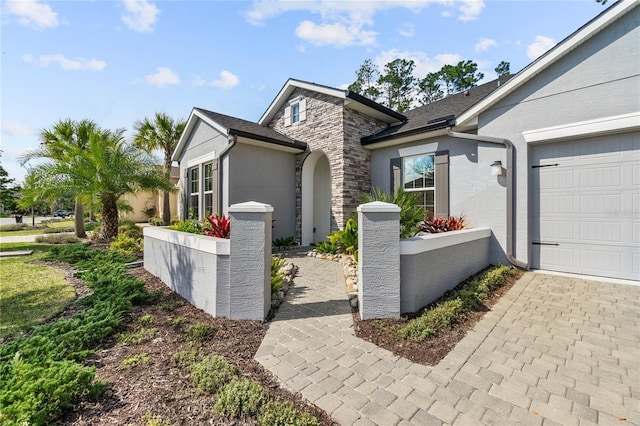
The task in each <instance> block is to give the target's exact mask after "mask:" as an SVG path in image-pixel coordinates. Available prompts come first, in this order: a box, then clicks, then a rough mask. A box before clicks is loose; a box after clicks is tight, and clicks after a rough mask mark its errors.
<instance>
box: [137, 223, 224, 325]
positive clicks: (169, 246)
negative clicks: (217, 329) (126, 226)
mask: <svg viewBox="0 0 640 426" xmlns="http://www.w3.org/2000/svg"><path fill="white" fill-rule="evenodd" d="M167 232H173V233H174V234H175V235H174V236H175V237H176V238H172V239H169V240H168V239H166V238H163V235H162V234H166V233H167ZM158 233H160V234H159V235H157V236H156V234H158ZM148 234H150V235H148ZM180 234H183V235H180ZM181 236H183V237H185V238H186V239H188V240H190V241H198V240H199V242H200V243H203V244H205V245H207V246H211V245H212V241H211V240H212V238H211V237H207V236H202V235H193V234H184V233H182V232H180V233H179V232H177V231H168V230H164V229H161V228H155V227H150V228H149V229H148V230H145V236H144V246H145V247H144V267H145V269H146V270H147V271H149V272H150V273H152V274H153V275H155V276H156V277H158V278H160V280H162V282H164V283H165V284H167V286H169V288H171V290H173V291H175V292H176V293H178V294H180V295H181V296H182V297H184V298H185V299H187V300H188V301H189V303H191V304H192V305H194V306H195V307H197V308H200V309H202V310H203V311H205V312H207V313H208V314H210V315H213V316H229V254H228V252H229V249H228V246H229V241H228V240H225V241H223V242H222V243H220V244H221V245H225V244H226V246H227V249H226V253H227V254H216V253H215V250H202V249H198V248H197V246H195V245H191V244H180V243H179V240H180V237H181ZM185 238H183V239H185Z"/></svg>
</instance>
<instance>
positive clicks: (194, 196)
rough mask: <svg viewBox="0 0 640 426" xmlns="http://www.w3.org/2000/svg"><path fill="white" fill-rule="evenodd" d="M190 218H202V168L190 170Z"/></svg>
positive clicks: (197, 167)
mask: <svg viewBox="0 0 640 426" xmlns="http://www.w3.org/2000/svg"><path fill="white" fill-rule="evenodd" d="M188 207H189V213H188V215H189V218H195V219H198V218H199V217H200V166H196V167H192V168H190V169H189V203H188Z"/></svg>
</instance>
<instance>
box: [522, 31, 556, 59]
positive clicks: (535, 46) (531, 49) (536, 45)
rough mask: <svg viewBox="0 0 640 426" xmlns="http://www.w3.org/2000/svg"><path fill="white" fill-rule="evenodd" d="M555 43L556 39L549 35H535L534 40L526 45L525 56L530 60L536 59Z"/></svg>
mask: <svg viewBox="0 0 640 426" xmlns="http://www.w3.org/2000/svg"><path fill="white" fill-rule="evenodd" d="M555 45H556V41H555V40H554V39H552V38H551V37H545V36H541V35H539V36H536V41H535V42H533V43H531V44H530V45H529V46H527V56H528V57H529V59H531V60H534V59H537V58H538V57H540V56H542V54H544V53H545V52H546V51H547V50H549V49H551V48H552V47H553V46H555Z"/></svg>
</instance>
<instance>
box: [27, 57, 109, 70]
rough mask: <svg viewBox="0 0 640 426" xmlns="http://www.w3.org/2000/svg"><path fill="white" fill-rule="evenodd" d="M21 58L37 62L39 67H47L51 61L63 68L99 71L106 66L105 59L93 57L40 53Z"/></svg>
mask: <svg viewBox="0 0 640 426" xmlns="http://www.w3.org/2000/svg"><path fill="white" fill-rule="evenodd" d="M22 60H23V61H25V62H29V63H35V64H38V65H39V66H41V67H48V66H49V64H51V63H57V64H58V65H60V68H62V69H63V70H67V71H68V70H89V71H101V70H103V69H104V68H105V67H106V66H107V63H106V62H105V61H99V60H97V59H95V58H91V59H83V58H75V59H69V58H67V57H65V56H64V55H59V54H58V55H40V56H38V57H37V58H34V57H33V56H31V55H24V56H23V57H22Z"/></svg>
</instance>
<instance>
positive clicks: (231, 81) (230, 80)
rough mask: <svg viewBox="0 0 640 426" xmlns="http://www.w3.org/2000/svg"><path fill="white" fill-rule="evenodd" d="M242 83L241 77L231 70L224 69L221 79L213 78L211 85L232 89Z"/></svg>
mask: <svg viewBox="0 0 640 426" xmlns="http://www.w3.org/2000/svg"><path fill="white" fill-rule="evenodd" d="M239 83H240V79H239V78H238V77H237V76H235V75H233V74H232V73H230V72H229V71H226V70H225V71H222V72H221V73H220V79H219V80H213V81H212V82H211V83H209V85H211V86H213V87H219V88H221V89H231V88H233V87H236V86H237V85H238V84H239Z"/></svg>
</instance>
